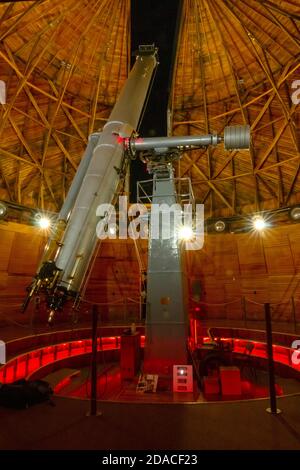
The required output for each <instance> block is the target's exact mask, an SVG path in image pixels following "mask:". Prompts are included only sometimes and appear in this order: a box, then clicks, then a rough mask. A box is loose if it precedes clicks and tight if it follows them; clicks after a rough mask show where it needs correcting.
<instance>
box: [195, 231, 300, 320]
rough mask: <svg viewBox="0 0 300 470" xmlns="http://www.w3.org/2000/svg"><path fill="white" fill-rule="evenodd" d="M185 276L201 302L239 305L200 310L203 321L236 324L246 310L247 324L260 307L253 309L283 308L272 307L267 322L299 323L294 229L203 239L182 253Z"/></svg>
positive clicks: (299, 262)
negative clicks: (198, 291) (205, 318)
mask: <svg viewBox="0 0 300 470" xmlns="http://www.w3.org/2000/svg"><path fill="white" fill-rule="evenodd" d="M187 270H188V272H189V275H190V276H189V278H190V283H192V282H193V280H200V282H201V286H202V297H201V299H202V300H203V301H204V302H207V303H210V304H212V303H215V304H221V303H227V302H231V301H234V299H240V301H237V302H235V303H232V304H229V305H227V306H206V307H205V311H206V313H207V315H208V316H209V317H213V318H223V317H226V318H231V319H242V318H244V315H245V309H246V312H247V317H248V319H250V320H261V319H263V307H262V306H261V305H257V304H256V303H263V302H271V303H281V302H283V305H277V306H275V305H274V306H273V309H272V310H273V318H274V319H276V320H278V321H293V316H294V314H295V315H296V316H297V318H298V321H299V320H300V311H299V309H300V225H297V224H293V225H292V224H290V225H283V226H280V227H277V228H272V229H271V228H270V229H268V230H266V231H264V232H263V233H257V232H253V233H244V234H231V233H228V234H224V235H222V234H216V235H207V236H206V237H205V243H204V247H203V249H202V250H200V251H191V252H188V253H187ZM292 298H293V300H292ZM252 302H256V303H252ZM293 302H294V305H293Z"/></svg>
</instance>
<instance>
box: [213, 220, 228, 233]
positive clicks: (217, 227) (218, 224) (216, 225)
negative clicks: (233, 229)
mask: <svg viewBox="0 0 300 470" xmlns="http://www.w3.org/2000/svg"><path fill="white" fill-rule="evenodd" d="M214 229H215V231H216V232H218V233H221V232H224V230H225V229H226V223H225V222H224V220H217V222H215V223H214Z"/></svg>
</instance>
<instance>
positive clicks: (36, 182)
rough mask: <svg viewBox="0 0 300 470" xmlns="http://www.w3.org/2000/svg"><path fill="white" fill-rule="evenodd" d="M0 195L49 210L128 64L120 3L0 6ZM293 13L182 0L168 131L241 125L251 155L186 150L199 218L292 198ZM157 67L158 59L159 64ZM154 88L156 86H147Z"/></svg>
mask: <svg viewBox="0 0 300 470" xmlns="http://www.w3.org/2000/svg"><path fill="white" fill-rule="evenodd" d="M0 40H1V43H0V70H1V77H0V78H1V80H3V81H4V82H5V83H6V86H7V104H3V105H2V106H1V108H0V113H1V114H0V178H1V179H0V199H3V200H8V201H9V200H11V201H14V202H17V203H19V204H24V205H28V206H32V207H39V208H47V209H52V210H58V209H59V207H60V206H61V204H62V202H63V199H64V197H65V194H66V192H67V189H68V187H69V185H70V182H71V181H72V178H73V176H74V173H75V170H76V168H77V166H78V163H79V161H80V158H81V156H82V154H83V151H84V148H85V145H86V142H87V138H88V135H89V134H90V133H91V132H92V131H94V130H97V129H99V128H101V127H102V125H103V123H104V122H105V119H106V118H107V116H108V115H109V112H110V110H111V108H112V106H113V104H114V103H115V101H116V99H117V96H118V93H119V91H120V89H121V86H122V84H123V83H124V81H125V79H126V76H127V73H128V67H129V58H130V0H91V1H88V0H82V1H80V2H78V1H77V0H59V1H58V0H51V1H50V0H43V1H42V0H39V1H35V2H30V1H29V2H28V1H27V2H17V3H14V2H11V3H5V4H1V5H0ZM299 56H300V7H299V2H298V1H296V0H293V1H276V2H273V1H271V0H270V1H269V0H268V1H256V0H247V1H246V0H245V1H244V0H184V5H183V12H182V23H181V34H180V38H179V44H178V54H177V61H176V67H175V71H174V80H173V90H172V94H171V99H170V106H171V110H172V125H173V133H174V134H181V135H184V134H197V133H203V132H204V133H207V132H222V131H223V128H224V127H225V126H226V125H229V124H245V123H249V124H250V125H251V129H252V133H253V144H252V147H251V151H250V152H248V151H239V152H225V151H224V150H223V148H222V146H220V147H218V148H216V149H209V150H207V151H206V150H197V151H193V152H190V153H188V154H185V155H184V156H183V158H182V159H181V161H180V164H179V165H178V168H177V173H178V174H179V175H180V176H190V177H191V179H192V182H193V188H194V192H195V195H196V199H197V201H198V202H205V206H206V211H207V214H208V215H210V216H219V215H233V214H237V213H245V212H249V211H253V210H261V209H266V208H277V207H282V206H287V205H289V204H292V203H295V202H298V201H300V176H299V173H300V152H299V133H298V129H299V124H300V113H299V107H297V106H296V105H295V104H293V103H292V101H291V93H292V91H293V90H292V88H291V84H292V82H293V80H296V79H300V63H299ZM160 59H161V60H163V57H161V58H160ZM154 86H155V85H154Z"/></svg>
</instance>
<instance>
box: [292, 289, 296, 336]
mask: <svg viewBox="0 0 300 470" xmlns="http://www.w3.org/2000/svg"><path fill="white" fill-rule="evenodd" d="M291 301H292V312H293V320H294V331H295V333H297V319H296V307H295V299H294V297H293V296H292V297H291Z"/></svg>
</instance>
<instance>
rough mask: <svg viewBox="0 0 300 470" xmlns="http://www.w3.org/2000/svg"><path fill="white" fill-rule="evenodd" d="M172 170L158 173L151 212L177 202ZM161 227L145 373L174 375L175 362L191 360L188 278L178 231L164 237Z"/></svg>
mask: <svg viewBox="0 0 300 470" xmlns="http://www.w3.org/2000/svg"><path fill="white" fill-rule="evenodd" d="M168 172H169V176H168V177H167V178H166V177H164V178H161V177H160V174H159V173H155V172H154V180H153V199H152V209H151V211H153V204H166V205H167V206H171V205H172V204H175V203H176V202H177V200H176V189H175V184H174V178H173V168H172V167H171V165H169V166H168ZM172 220H173V221H174V218H173V217H171V221H172ZM159 228H160V238H159V239H153V238H151V237H149V252H148V275H147V286H148V287H147V316H146V345H145V359H144V372H145V373H150V374H158V375H160V376H168V377H170V376H171V374H172V367H173V365H175V364H186V363H187V336H188V322H187V311H186V308H187V301H186V286H185V284H186V279H185V273H184V264H183V260H182V252H183V246H182V242H180V240H179V239H178V235H177V233H178V231H177V230H173V231H172V230H171V236H170V238H166V239H163V237H162V229H163V224H162V220H160V222H159ZM171 228H172V224H171ZM173 228H174V227H173Z"/></svg>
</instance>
